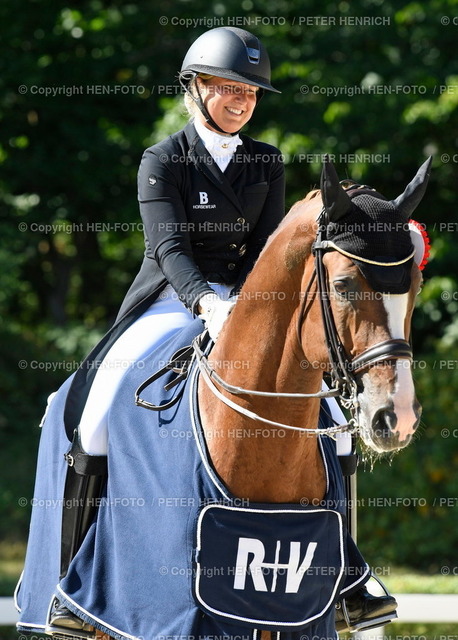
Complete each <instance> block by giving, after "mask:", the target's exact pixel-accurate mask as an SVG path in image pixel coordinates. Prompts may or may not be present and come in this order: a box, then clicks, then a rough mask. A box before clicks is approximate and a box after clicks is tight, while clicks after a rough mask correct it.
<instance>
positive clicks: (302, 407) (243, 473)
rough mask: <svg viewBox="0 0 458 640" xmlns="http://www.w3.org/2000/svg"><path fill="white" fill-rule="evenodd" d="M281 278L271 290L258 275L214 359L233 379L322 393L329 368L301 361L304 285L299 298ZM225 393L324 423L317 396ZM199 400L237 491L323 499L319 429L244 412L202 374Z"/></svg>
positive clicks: (266, 410)
mask: <svg viewBox="0 0 458 640" xmlns="http://www.w3.org/2000/svg"><path fill="white" fill-rule="evenodd" d="M258 271H259V269H258ZM252 276H254V273H253V274H252ZM276 277H279V276H275V275H273V276H272V277H269V278H268V282H269V290H268V291H267V290H266V286H265V284H263V283H262V282H261V280H262V278H261V280H260V279H258V278H256V277H250V279H249V283H250V286H249V287H248V288H247V287H244V289H243V291H242V296H241V299H240V300H239V302H238V303H237V305H236V307H235V309H234V311H233V313H232V314H231V316H230V317H229V319H228V321H227V323H226V326H225V327H224V329H223V332H222V334H221V336H220V338H219V339H218V341H217V343H216V345H215V347H214V349H213V351H212V353H211V355H210V362H211V364H212V366H213V368H215V369H216V370H217V372H218V373H219V375H220V376H221V377H222V378H223V379H224V380H225V381H226V382H228V383H230V384H234V385H237V386H241V387H244V388H247V389H256V390H259V391H272V392H284V393H285V392H288V393H291V392H293V393H310V392H311V393H314V392H316V391H319V389H320V386H321V373H320V371H319V370H317V369H314V368H313V367H304V366H301V361H304V356H303V353H302V350H301V347H300V345H299V342H298V338H297V332H296V323H297V315H296V313H297V300H298V295H297V294H298V293H299V291H298V290H296V296H294V295H293V293H294V292H293V291H291V290H289V291H288V287H291V282H290V281H289V282H288V281H286V282H285V281H283V282H276V281H275V278H276ZM258 286H259V287H260V288H259V289H258V288H257V287H258ZM294 297H295V300H296V302H294V301H293V298H294ZM223 393H224V392H223ZM225 395H227V396H228V397H230V399H231V400H233V401H235V402H236V403H237V404H239V405H241V406H244V407H246V408H248V409H249V410H250V411H253V412H255V413H257V414H258V415H260V416H262V417H264V418H267V419H269V420H272V421H275V422H280V423H282V424H287V425H293V426H299V427H310V428H315V427H316V426H317V423H318V415H319V401H318V400H317V399H291V398H274V399H272V398H265V397H257V396H246V395H239V396H234V395H230V394H227V393H225ZM199 406H200V411H201V416H202V423H203V427H204V431H205V432H206V433H207V443H208V449H209V453H210V457H211V459H212V462H213V465H214V467H215V469H216V471H217V473H218V474H219V476H220V477H221V479H222V480H223V481H224V482H225V484H226V485H227V487H228V488H229V490H230V491H231V492H232V493H233V494H234V495H236V496H238V497H243V498H248V499H250V500H253V501H257V502H299V501H300V500H301V498H307V499H308V500H313V499H321V498H322V497H323V494H324V491H325V474H324V468H323V463H322V459H321V454H320V451H319V446H318V442H317V438H316V436H315V435H313V434H312V435H310V434H306V433H303V432H296V431H289V430H286V429H284V428H282V427H276V426H271V425H269V424H265V423H263V422H260V421H257V420H253V419H251V418H249V417H246V416H244V415H241V414H239V413H238V412H236V411H235V410H234V409H232V408H230V407H228V406H226V405H225V404H224V403H223V402H222V401H221V400H219V399H217V398H216V397H215V396H214V395H213V394H212V393H211V391H210V390H209V389H208V387H207V385H206V383H205V382H204V381H203V380H202V379H201V380H200V383H199Z"/></svg>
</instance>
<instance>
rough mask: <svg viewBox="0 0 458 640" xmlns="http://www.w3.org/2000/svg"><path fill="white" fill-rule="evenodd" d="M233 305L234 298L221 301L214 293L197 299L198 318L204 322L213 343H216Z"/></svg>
mask: <svg viewBox="0 0 458 640" xmlns="http://www.w3.org/2000/svg"><path fill="white" fill-rule="evenodd" d="M234 305H235V298H231V299H230V300H222V299H221V298H220V297H219V296H218V295H217V294H216V293H206V294H205V295H204V296H202V297H201V298H200V299H199V307H200V314H199V318H201V319H202V320H204V322H205V324H206V327H207V329H208V333H209V334H210V338H211V339H212V340H213V342H216V339H217V337H218V336H219V332H220V331H221V329H222V326H223V324H224V323H225V322H226V319H227V317H228V315H229V314H230V312H231V311H232V309H233V308H234Z"/></svg>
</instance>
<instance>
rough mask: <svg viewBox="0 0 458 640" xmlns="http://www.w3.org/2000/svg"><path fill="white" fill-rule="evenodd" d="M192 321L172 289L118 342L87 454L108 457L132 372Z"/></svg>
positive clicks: (101, 382)
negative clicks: (117, 409) (114, 413)
mask: <svg viewBox="0 0 458 640" xmlns="http://www.w3.org/2000/svg"><path fill="white" fill-rule="evenodd" d="M211 287H212V288H213V289H214V290H215V291H216V293H217V294H218V295H219V296H220V297H221V298H223V299H227V298H228V297H229V294H230V291H231V289H232V287H230V286H226V285H216V284H213V283H212V284H211ZM192 320H193V316H192V314H191V313H190V312H189V311H188V310H187V309H186V307H185V306H184V305H183V303H182V302H181V301H180V300H179V299H178V296H177V295H176V293H175V291H174V290H173V289H172V287H171V286H170V285H168V286H167V287H166V288H165V289H164V291H163V292H162V293H161V294H160V296H159V298H158V299H157V300H155V301H154V302H153V304H152V305H151V306H150V307H149V309H147V310H146V311H145V312H144V313H143V315H141V316H140V317H139V318H138V319H137V320H136V321H135V322H134V323H133V324H132V325H131V326H130V327H128V328H127V329H126V330H125V331H124V333H122V334H121V336H120V337H119V338H118V339H117V340H116V342H115V343H114V344H113V346H112V347H111V349H110V350H109V351H108V353H107V354H106V356H105V358H104V359H103V361H102V362H101V364H100V367H99V368H98V370H97V373H96V375H95V377H94V381H93V383H92V386H91V390H90V392H89V395H88V398H87V401H86V404H85V407H84V411H83V414H82V416H81V421H80V425H79V429H80V436H81V444H82V446H83V449H84V450H85V451H86V452H87V453H89V454H91V455H105V454H106V453H107V450H108V412H109V410H110V407H111V404H112V402H113V399H114V396H115V394H116V392H117V390H118V389H119V386H120V384H121V381H122V378H123V376H124V375H125V374H126V372H127V371H128V369H129V368H130V367H132V366H135V363H136V362H137V361H139V360H142V359H143V358H145V357H146V356H147V355H148V353H151V351H153V350H154V349H155V348H156V347H158V346H159V345H160V344H161V343H163V342H164V341H165V340H167V339H168V338H169V337H171V336H172V335H173V334H174V333H176V332H177V331H179V330H180V329H182V328H183V327H185V326H186V325H187V324H189V323H191V322H192ZM170 355H172V354H170ZM323 385H324V386H323V389H326V388H327V387H326V385H325V384H324V383H323ZM328 404H329V408H330V410H331V413H332V417H333V419H334V420H335V421H336V422H337V423H338V424H344V423H345V422H346V420H345V417H344V415H343V413H342V411H341V409H340V407H339V405H338V404H337V402H336V401H335V399H334V398H329V399H328ZM337 435H338V438H337V452H338V453H339V454H340V455H346V454H347V453H349V452H350V451H349V450H348V449H349V447H351V437H350V436H349V434H337Z"/></svg>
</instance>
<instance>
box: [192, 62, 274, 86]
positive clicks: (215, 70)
mask: <svg viewBox="0 0 458 640" xmlns="http://www.w3.org/2000/svg"><path fill="white" fill-rule="evenodd" d="M187 71H193V72H195V73H206V74H208V75H211V76H216V77H217V78H224V79H225V80H233V81H234V82H243V83H244V84H249V85H252V86H253V87H259V88H260V89H264V90H265V91H272V92H273V93H281V91H279V90H278V89H275V88H274V87H273V86H272V85H271V84H270V83H268V82H266V81H265V80H264V79H263V78H259V76H255V75H251V74H248V73H247V74H244V75H241V74H240V73H237V72H235V71H232V70H231V69H221V68H219V67H211V66H208V65H205V64H195V65H190V66H188V67H186V69H182V71H181V73H182V74H183V75H186V72H187Z"/></svg>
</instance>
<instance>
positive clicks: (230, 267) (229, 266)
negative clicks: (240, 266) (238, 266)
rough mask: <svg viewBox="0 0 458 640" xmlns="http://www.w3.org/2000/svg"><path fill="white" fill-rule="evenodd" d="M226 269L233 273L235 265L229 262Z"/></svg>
mask: <svg viewBox="0 0 458 640" xmlns="http://www.w3.org/2000/svg"><path fill="white" fill-rule="evenodd" d="M227 268H228V269H229V271H233V270H234V269H235V264H234V263H233V262H229V264H228V265H227Z"/></svg>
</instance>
